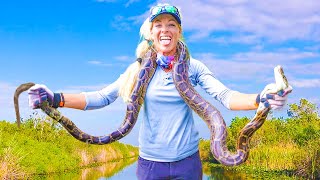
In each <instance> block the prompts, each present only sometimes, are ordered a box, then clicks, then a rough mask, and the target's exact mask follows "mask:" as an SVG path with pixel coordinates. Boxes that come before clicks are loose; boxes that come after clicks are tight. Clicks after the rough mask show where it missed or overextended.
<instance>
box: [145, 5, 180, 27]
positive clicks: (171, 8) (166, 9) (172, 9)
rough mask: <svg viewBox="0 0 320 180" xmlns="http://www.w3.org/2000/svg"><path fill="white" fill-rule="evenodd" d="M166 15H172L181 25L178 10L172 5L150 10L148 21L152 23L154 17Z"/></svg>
mask: <svg viewBox="0 0 320 180" xmlns="http://www.w3.org/2000/svg"><path fill="white" fill-rule="evenodd" d="M164 13H168V14H171V15H173V16H174V17H175V18H176V20H177V21H178V23H179V24H181V18H180V13H179V10H178V8H176V7H175V6H172V5H163V6H155V7H154V8H152V9H151V14H150V21H153V20H154V18H155V17H157V16H158V15H160V14H164Z"/></svg>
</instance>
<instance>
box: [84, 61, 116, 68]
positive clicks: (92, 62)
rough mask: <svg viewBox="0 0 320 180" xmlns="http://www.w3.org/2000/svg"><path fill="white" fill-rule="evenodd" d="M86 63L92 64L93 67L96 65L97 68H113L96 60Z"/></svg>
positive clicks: (109, 64)
mask: <svg viewBox="0 0 320 180" xmlns="http://www.w3.org/2000/svg"><path fill="white" fill-rule="evenodd" d="M88 63H89V64H93V65H97V66H107V67H110V66H113V64H111V63H104V62H102V61H97V60H93V61H88Z"/></svg>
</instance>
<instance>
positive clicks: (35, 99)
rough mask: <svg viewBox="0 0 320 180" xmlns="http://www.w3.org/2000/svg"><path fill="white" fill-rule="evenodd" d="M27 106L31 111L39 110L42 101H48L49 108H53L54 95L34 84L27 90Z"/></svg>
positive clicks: (41, 85) (43, 86)
mask: <svg viewBox="0 0 320 180" xmlns="http://www.w3.org/2000/svg"><path fill="white" fill-rule="evenodd" d="M28 99H29V106H30V107H31V108H32V109H38V108H40V105H41V103H42V102H44V101H48V102H49V105H50V106H53V102H54V93H53V92H52V91H51V90H50V89H49V88H47V86H45V85H43V84H36V85H34V86H32V87H31V88H30V89H29V90H28Z"/></svg>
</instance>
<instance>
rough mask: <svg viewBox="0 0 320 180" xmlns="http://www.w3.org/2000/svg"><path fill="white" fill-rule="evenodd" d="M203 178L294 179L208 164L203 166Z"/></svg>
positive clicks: (270, 173) (231, 179)
mask: <svg viewBox="0 0 320 180" xmlns="http://www.w3.org/2000/svg"><path fill="white" fill-rule="evenodd" d="M203 171H204V176H203V179H207V180H211V179H214V180H233V179H246V180H254V179H288V180H289V179H296V178H294V177H290V176H287V175H285V174H279V173H272V172H261V173H258V172H257V173H247V172H246V171H235V170H228V169H224V168H223V167H222V166H221V167H210V166H209V165H208V164H206V163H204V164H203Z"/></svg>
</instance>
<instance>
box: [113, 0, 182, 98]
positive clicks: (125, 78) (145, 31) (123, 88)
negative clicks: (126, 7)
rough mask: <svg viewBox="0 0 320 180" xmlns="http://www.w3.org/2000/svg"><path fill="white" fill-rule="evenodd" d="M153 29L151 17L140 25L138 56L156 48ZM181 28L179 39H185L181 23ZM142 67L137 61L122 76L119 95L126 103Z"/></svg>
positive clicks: (141, 56) (142, 55) (140, 56)
mask: <svg viewBox="0 0 320 180" xmlns="http://www.w3.org/2000/svg"><path fill="white" fill-rule="evenodd" d="M163 5H168V4H158V5H157V6H163ZM151 29H152V22H150V21H149V18H147V19H146V20H145V21H144V23H143V24H142V25H141V27H140V39H141V42H140V43H139V44H138V46H137V49H136V56H137V58H143V57H144V55H145V54H146V53H147V51H148V50H149V48H154V47H153V45H152V40H151ZM179 29H180V32H181V37H180V39H179V40H180V41H183V36H182V27H181V25H179ZM140 68H141V64H140V63H139V62H138V61H135V62H134V63H132V64H131V65H130V66H129V67H128V68H127V69H126V71H125V72H124V73H123V74H122V75H121V77H120V78H121V80H120V86H119V91H118V95H119V96H120V97H122V99H123V101H124V102H126V103H128V102H131V93H132V90H133V88H134V85H135V83H136V80H137V77H138V73H139V71H140Z"/></svg>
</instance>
